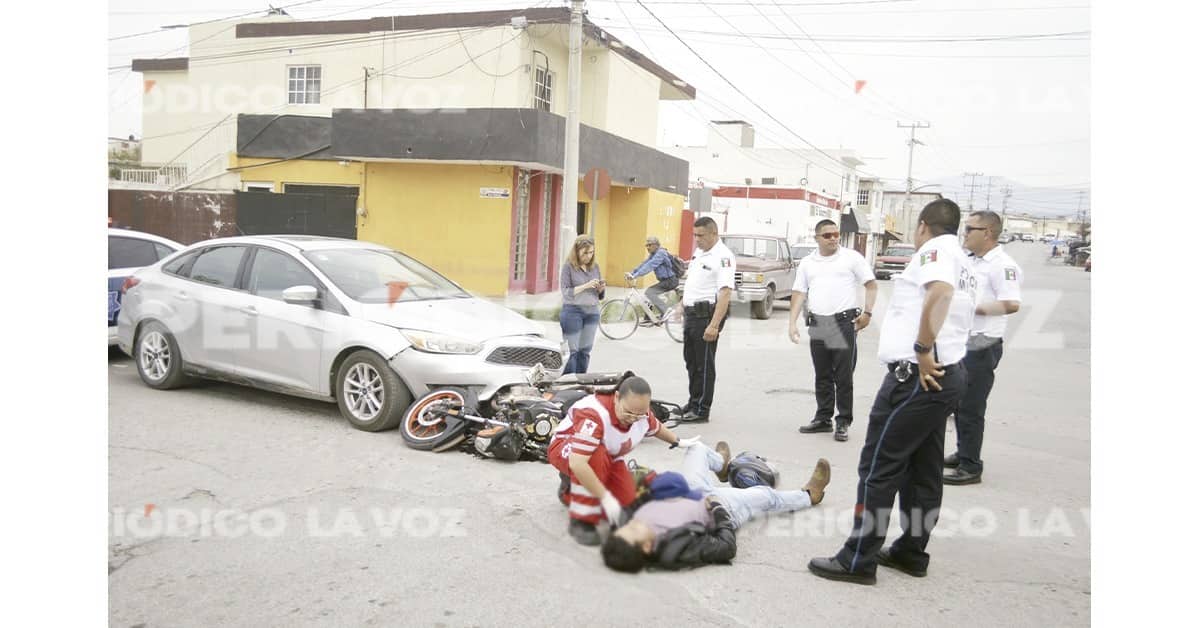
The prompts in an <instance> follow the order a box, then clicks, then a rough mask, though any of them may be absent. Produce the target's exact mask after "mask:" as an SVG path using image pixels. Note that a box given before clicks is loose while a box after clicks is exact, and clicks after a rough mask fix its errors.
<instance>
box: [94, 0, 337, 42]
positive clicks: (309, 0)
mask: <svg viewBox="0 0 1200 628" xmlns="http://www.w3.org/2000/svg"><path fill="white" fill-rule="evenodd" d="M324 1H325V0H305V1H304V2H295V3H292V4H285V5H283V6H281V7H278V8H279V9H291V8H294V7H302V6H304V5H306V4H314V3H317V2H324ZM262 12H263V11H262V9H259V10H257V11H249V12H247V13H240V14H238V15H231V16H229V17H219V18H215V19H211V20H204V21H202V22H192V23H191V24H188V26H189V27H190V26H197V25H200V24H210V23H212V22H224V21H225V20H236V19H238V18H239V17H247V16H250V15H258V14H260V13H262ZM163 32H166V31H164V30H163V29H161V28H159V29H156V30H152V31H145V32H141V33H132V34H130V35H120V36H117V37H109V38H108V41H118V40H121V39H131V38H133V37H141V36H143V35H153V34H155V33H163Z"/></svg>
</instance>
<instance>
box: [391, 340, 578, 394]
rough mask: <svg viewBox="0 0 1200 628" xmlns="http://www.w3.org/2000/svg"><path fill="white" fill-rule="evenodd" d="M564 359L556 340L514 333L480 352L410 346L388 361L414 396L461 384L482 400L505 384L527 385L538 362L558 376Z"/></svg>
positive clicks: (486, 345)
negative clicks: (465, 353)
mask: <svg viewBox="0 0 1200 628" xmlns="http://www.w3.org/2000/svg"><path fill="white" fill-rule="evenodd" d="M539 354H540V355H539ZM565 361H566V360H565V357H564V356H563V355H562V350H561V348H560V347H559V346H558V345H557V344H556V343H554V342H553V341H549V340H546V339H545V338H534V337H525V336H514V337H509V338H501V339H497V340H493V341H489V342H487V343H485V345H484V347H483V349H482V350H481V351H480V352H479V353H475V354H470V355H461V354H442V353H427V352H423V351H418V350H416V349H415V348H412V347H409V348H407V349H405V350H403V351H401V352H400V353H397V354H396V355H394V356H392V358H391V359H390V360H389V363H390V364H391V366H392V369H393V370H395V371H396V373H397V374H399V375H400V377H401V378H402V379H403V380H404V382H405V383H406V384H407V385H408V387H409V390H410V391H411V392H412V394H413V396H414V397H420V396H421V395H424V394H425V393H427V392H429V391H431V390H435V389H437V388H441V387H444V386H458V387H461V388H468V389H470V390H471V391H472V392H474V393H475V395H476V397H477V398H478V399H480V400H481V401H482V400H487V399H491V397H492V395H495V394H496V391H497V390H499V389H500V388H503V387H505V386H509V385H512V384H525V383H526V379H525V374H526V373H527V372H528V371H529V369H530V368H532V367H533V366H534V364H536V363H539V362H540V363H541V364H542V366H543V367H544V368H545V369H546V373H547V375H549V376H551V377H557V376H559V375H561V374H562V370H563V365H564V363H565Z"/></svg>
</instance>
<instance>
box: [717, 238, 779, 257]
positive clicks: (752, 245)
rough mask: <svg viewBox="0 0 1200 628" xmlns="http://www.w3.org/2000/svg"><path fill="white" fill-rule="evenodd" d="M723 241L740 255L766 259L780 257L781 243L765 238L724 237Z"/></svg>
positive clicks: (734, 252)
mask: <svg viewBox="0 0 1200 628" xmlns="http://www.w3.org/2000/svg"><path fill="white" fill-rule="evenodd" d="M721 241H722V242H724V243H725V246H727V247H729V250H730V251H733V254H734V255H737V256H739V257H757V258H759V259H764V260H778V259H779V245H778V244H776V242H775V240H768V239H765V238H739V237H724V238H721Z"/></svg>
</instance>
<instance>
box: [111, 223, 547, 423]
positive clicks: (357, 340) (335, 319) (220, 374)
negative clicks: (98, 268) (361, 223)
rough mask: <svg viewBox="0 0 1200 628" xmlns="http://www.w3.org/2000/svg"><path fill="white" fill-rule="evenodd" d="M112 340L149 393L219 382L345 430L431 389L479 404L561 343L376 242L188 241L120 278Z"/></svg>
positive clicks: (390, 417) (396, 411) (391, 419)
mask: <svg viewBox="0 0 1200 628" xmlns="http://www.w3.org/2000/svg"><path fill="white" fill-rule="evenodd" d="M124 290H125V294H124V299H123V303H122V305H123V307H122V308H121V313H120V315H119V316H118V320H117V344H118V346H119V347H120V348H121V350H122V351H124V352H125V353H127V354H129V355H131V356H132V357H133V358H134V360H135V361H136V364H137V369H138V373H139V375H141V378H142V381H143V382H145V383H146V385H148V386H150V387H152V388H158V389H168V388H175V387H178V386H180V385H183V384H184V383H186V382H187V380H188V379H189V378H191V377H203V378H209V379H218V380H223V381H227V382H233V383H237V384H243V385H248V386H254V387H257V388H262V389H266V390H272V391H276V392H282V393H287V394H292V395H297V396H302V397H309V398H315V399H321V400H326V401H331V402H336V403H337V404H338V406H339V407H340V409H341V411H342V414H343V415H344V416H345V417H346V419H347V420H348V421H349V422H350V424H351V425H353V426H354V427H356V428H358V429H361V430H366V431H372V432H373V431H380V430H386V429H391V428H394V427H396V426H397V425H399V423H400V421H401V420H402V418H403V416H404V411H405V410H406V409H407V408H408V407H409V405H410V404H411V403H412V400H413V397H414V395H416V396H419V395H422V394H424V393H425V392H428V391H429V390H432V389H434V388H438V387H442V386H461V387H465V388H469V389H471V390H472V391H473V392H475V393H476V394H477V396H478V399H480V400H488V399H490V398H491V397H492V396H493V395H494V394H495V393H496V392H497V391H498V390H500V389H501V388H504V387H505V386H508V385H510V384H514V383H520V382H523V381H525V380H524V373H525V371H526V370H527V369H528V368H530V367H533V366H534V365H536V364H542V365H543V367H545V368H546V370H547V371H549V372H551V373H553V374H558V373H560V372H561V370H562V365H563V358H562V353H561V349H560V347H559V344H558V343H557V342H556V341H553V340H549V339H547V338H545V337H544V335H543V334H542V333H541V331H540V329H539V328H538V327H537V326H535V325H534V324H533V323H532V322H530V321H529V320H527V319H525V318H524V317H522V316H520V315H518V314H516V313H515V312H512V311H510V310H508V309H505V308H503V307H501V306H499V305H495V304H493V303H490V302H488V301H485V300H481V299H477V298H475V297H472V296H471V295H470V294H468V293H467V292H466V291H464V290H463V289H462V288H460V287H459V286H458V285H456V284H455V283H454V282H452V281H450V280H449V279H447V278H445V277H443V276H441V275H439V274H438V273H437V272H435V271H433V270H432V269H430V268H428V267H427V266H425V265H423V264H421V263H420V262H418V261H416V260H414V259H412V258H410V257H408V256H406V255H404V254H402V253H399V252H397V251H393V250H391V249H388V248H386V247H383V246H380V245H377V244H371V243H368V242H361V241H355V240H343V239H337V238H319V237H311V236H245V237H236V238H219V239H216V240H208V241H206V242H199V243H197V244H193V245H192V246H190V247H188V248H186V249H184V250H183V251H180V252H179V253H177V254H175V255H172V256H171V257H168V258H166V259H164V260H162V261H160V262H158V263H157V264H154V265H152V266H149V267H147V268H144V269H142V270H139V271H137V272H136V273H135V274H134V275H133V276H132V277H131V278H130V279H129V280H128V281H126V282H125V288H124Z"/></svg>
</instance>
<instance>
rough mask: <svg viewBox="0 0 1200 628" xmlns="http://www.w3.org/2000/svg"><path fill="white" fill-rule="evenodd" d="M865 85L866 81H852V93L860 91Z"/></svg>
mask: <svg viewBox="0 0 1200 628" xmlns="http://www.w3.org/2000/svg"><path fill="white" fill-rule="evenodd" d="M866 86H867V82H866V81H854V93H855V94H857V93H859V92H861V91H862V88H864V87H866Z"/></svg>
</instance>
